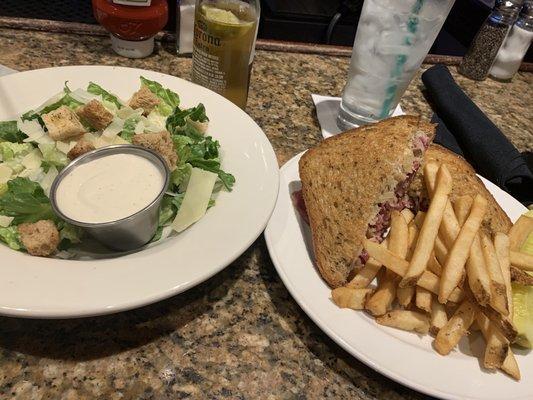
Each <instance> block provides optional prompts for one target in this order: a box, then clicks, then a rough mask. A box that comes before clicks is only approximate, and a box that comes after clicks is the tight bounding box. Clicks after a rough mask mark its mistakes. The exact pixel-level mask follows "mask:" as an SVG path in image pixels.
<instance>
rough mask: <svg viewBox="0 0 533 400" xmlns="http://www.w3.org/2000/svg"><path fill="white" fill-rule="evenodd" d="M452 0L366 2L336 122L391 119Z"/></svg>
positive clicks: (349, 123) (348, 125)
mask: <svg viewBox="0 0 533 400" xmlns="http://www.w3.org/2000/svg"><path fill="white" fill-rule="evenodd" d="M454 1H455V0H401V1H398V0H365V2H364V4H363V10H362V12H361V18H360V19H359V25H358V27H357V34H356V36H355V42H354V46H353V51H352V59H351V62H350V70H349V72H348V82H347V83H346V86H345V87H344V91H343V93H342V101H341V107H340V110H339V114H338V117H337V125H338V126H339V128H341V129H350V128H353V127H354V126H356V125H363V124H366V123H369V122H375V121H379V120H381V119H383V118H387V117H390V116H391V115H392V113H393V112H394V109H395V108H396V106H397V105H398V102H399V101H400V98H401V97H402V95H403V93H404V92H405V89H406V88H407V86H408V85H409V82H411V79H413V76H414V74H415V72H416V71H417V70H418V68H419V67H420V64H422V61H423V60H424V58H425V56H426V55H427V53H428V51H429V49H430V47H431V45H432V44H433V42H434V41H435V38H436V37H437V34H438V33H439V31H440V29H441V27H442V25H443V24H444V21H445V19H446V17H447V16H448V13H449V12H450V9H451V8H452V6H453V3H454Z"/></svg>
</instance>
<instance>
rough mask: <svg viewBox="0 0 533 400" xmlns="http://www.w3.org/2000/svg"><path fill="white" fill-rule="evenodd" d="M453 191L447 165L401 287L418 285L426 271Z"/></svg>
mask: <svg viewBox="0 0 533 400" xmlns="http://www.w3.org/2000/svg"><path fill="white" fill-rule="evenodd" d="M451 190H452V177H451V175H450V171H448V168H447V167H446V165H444V164H442V165H441V166H440V168H439V172H438V173H437V183H436V187H435V193H434V195H433V199H432V202H431V204H430V206H429V209H428V212H427V215H426V218H424V223H423V224H422V228H421V229H420V233H419V235H418V240H417V242H416V247H415V251H414V253H413V257H412V258H411V261H410V262H409V268H408V269H407V272H406V273H405V276H404V277H403V278H402V280H401V281H400V287H406V286H414V285H416V281H417V280H418V279H419V278H420V276H421V275H422V273H423V272H424V271H425V269H426V266H427V263H428V261H429V256H430V255H431V250H433V246H434V244H435V238H436V237H437V234H438V232H439V226H440V224H441V221H442V216H443V213H444V208H445V206H446V202H447V201H448V196H449V194H450V192H451Z"/></svg>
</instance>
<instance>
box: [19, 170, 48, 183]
mask: <svg viewBox="0 0 533 400" xmlns="http://www.w3.org/2000/svg"><path fill="white" fill-rule="evenodd" d="M18 176H20V177H21V178H28V179H29V180H30V181H34V182H39V181H40V180H41V179H43V177H44V172H43V169H42V168H40V167H39V168H33V169H25V170H24V171H22V172H21V173H20V174H19V175H18Z"/></svg>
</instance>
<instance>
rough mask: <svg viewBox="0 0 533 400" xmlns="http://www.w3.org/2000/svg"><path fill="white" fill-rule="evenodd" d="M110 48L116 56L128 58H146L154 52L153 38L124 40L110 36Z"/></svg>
mask: <svg viewBox="0 0 533 400" xmlns="http://www.w3.org/2000/svg"><path fill="white" fill-rule="evenodd" d="M110 36H111V47H113V50H114V51H115V53H117V54H118V55H121V56H123V57H128V58H144V57H148V56H149V55H150V54H152V52H153V51H154V37H153V36H152V37H150V38H148V39H146V40H136V41H133V40H124V39H120V38H119V37H116V36H115V35H113V34H111V35H110Z"/></svg>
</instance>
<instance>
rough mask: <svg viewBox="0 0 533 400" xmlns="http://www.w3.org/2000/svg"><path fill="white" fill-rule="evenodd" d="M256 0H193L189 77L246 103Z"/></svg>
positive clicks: (253, 37) (241, 103) (252, 49)
mask: <svg viewBox="0 0 533 400" xmlns="http://www.w3.org/2000/svg"><path fill="white" fill-rule="evenodd" d="M259 12H260V6H259V0H196V10H195V19H194V39H193V52H192V81H193V82H195V83H198V84H199V85H202V86H204V87H207V88H209V89H211V90H213V91H215V92H217V93H219V94H221V95H222V96H224V97H225V98H227V99H228V100H231V101H232V102H233V103H235V104H236V105H238V106H239V107H241V108H244V107H245V106H246V102H247V99H248V86H249V83H250V74H251V69H252V61H253V57H254V49H255V39H256V37H257V27H258V22H259Z"/></svg>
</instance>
